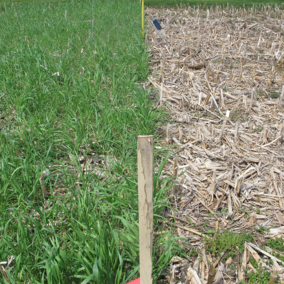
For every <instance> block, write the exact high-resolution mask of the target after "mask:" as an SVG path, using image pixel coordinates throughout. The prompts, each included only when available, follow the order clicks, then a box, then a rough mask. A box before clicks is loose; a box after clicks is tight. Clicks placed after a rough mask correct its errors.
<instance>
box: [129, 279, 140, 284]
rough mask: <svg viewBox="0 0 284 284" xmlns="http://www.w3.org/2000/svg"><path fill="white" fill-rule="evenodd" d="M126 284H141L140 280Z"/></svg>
mask: <svg viewBox="0 0 284 284" xmlns="http://www.w3.org/2000/svg"><path fill="white" fill-rule="evenodd" d="M126 284H140V278H137V279H135V280H133V281H131V282H128V283H126Z"/></svg>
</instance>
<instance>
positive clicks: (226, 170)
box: [145, 6, 284, 284]
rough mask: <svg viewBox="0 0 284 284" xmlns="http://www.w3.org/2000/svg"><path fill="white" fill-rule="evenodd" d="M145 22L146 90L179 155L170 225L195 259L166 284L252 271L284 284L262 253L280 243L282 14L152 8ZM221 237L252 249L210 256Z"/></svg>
mask: <svg viewBox="0 0 284 284" xmlns="http://www.w3.org/2000/svg"><path fill="white" fill-rule="evenodd" d="M155 18H156V19H157V20H158V21H159V22H160V24H161V26H162V28H163V29H162V30H161V31H160V34H159V33H158V31H157V30H156V29H155V28H154V26H153V24H152V20H153V19H155ZM146 19H147V21H148V28H149V30H148V33H147V34H146V40H148V42H149V43H150V46H151V53H152V59H151V68H152V74H151V76H150V77H149V82H148V83H147V84H145V87H147V85H152V86H153V87H154V88H155V89H156V91H157V94H158V96H159V98H160V100H159V103H158V105H157V107H163V108H166V109H167V110H168V111H169V113H170V114H171V121H169V123H168V126H167V127H166V128H165V129H160V131H161V133H163V135H164V141H163V143H164V144H167V145H170V147H171V148H172V149H173V152H174V155H173V156H172V157H171V158H170V160H169V163H168V165H167V166H166V168H165V170H164V173H163V174H164V176H172V175H174V176H175V175H176V176H177V178H176V182H177V185H176V186H175V187H174V189H173V191H172V201H173V207H174V210H172V211H171V212H170V213H169V214H168V215H167V218H168V220H169V221H173V220H175V222H172V224H174V226H175V227H176V233H177V235H178V236H180V237H183V238H185V239H187V240H188V241H189V243H190V245H189V246H188V252H189V251H192V250H194V251H195V252H196V253H195V255H192V254H188V257H187V258H184V257H176V258H174V259H173V260H172V264H171V271H170V276H167V277H166V278H165V279H164V281H166V282H167V283H172V284H173V283H213V282H210V281H211V280H208V282H207V279H208V276H210V275H209V274H212V275H211V276H212V277H215V278H214V283H242V281H243V283H253V282H252V281H254V280H251V279H253V278H248V275H251V274H252V273H255V274H257V272H258V270H257V269H258V268H256V266H255V265H253V264H254V262H255V261H256V262H257V263H258V264H259V265H260V267H262V268H265V269H266V270H267V271H268V272H269V273H271V272H273V271H274V272H273V273H274V274H273V273H272V275H278V276H277V283H284V263H283V262H282V261H281V260H280V259H279V258H278V257H279V254H277V256H276V255H275V251H273V250H272V249H271V248H269V247H268V246H266V244H267V242H269V240H271V239H274V240H275V239H276V238H279V237H283V236H284V214H283V210H284V196H283V193H284V190H283V178H284V167H283V166H284V164H283V162H284V147H283V146H284V122H283V119H284V109H283V107H284V87H283V84H284V72H283V71H284V64H283V63H284V20H283V19H284V11H283V10H280V9H279V8H278V7H271V6H262V8H260V9H257V8H256V7H253V8H249V9H236V8H234V7H226V8H222V7H218V6H215V7H211V8H210V9H207V10H206V9H200V8H199V7H187V8H177V9H166V8H165V9H154V8H151V9H150V8H148V9H147V10H146ZM160 146H161V147H162V146H163V145H160ZM224 231H230V232H233V233H236V234H238V235H239V236H241V235H244V234H245V233H247V234H250V235H252V236H253V239H252V240H251V241H246V242H245V245H244V248H243V250H240V251H241V253H240V252H239V253H236V254H235V255H233V254H232V257H230V255H228V251H224V252H221V255H220V253H218V252H216V253H214V252H212V250H211V251H209V250H208V249H206V248H207V247H208V242H209V243H210V240H216V238H217V236H218V232H224ZM232 236H233V235H228V238H231V237H232ZM205 240H207V241H205ZM208 240H209V241H208ZM206 242H207V245H206ZM237 249H238V248H237ZM280 255H281V253H280ZM282 256H283V255H282ZM210 269H211V270H210ZM209 270H210V271H211V273H209ZM209 278H210V277H209ZM255 283H268V280H267V281H266V282H265V281H264V282H260V280H257V279H256V280H255ZM269 283H270V282H269ZM271 283H273V282H271Z"/></svg>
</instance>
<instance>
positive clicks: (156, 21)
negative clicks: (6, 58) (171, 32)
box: [153, 19, 162, 30]
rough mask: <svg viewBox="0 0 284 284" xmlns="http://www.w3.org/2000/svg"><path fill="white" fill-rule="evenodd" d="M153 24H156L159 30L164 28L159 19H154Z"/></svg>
mask: <svg viewBox="0 0 284 284" xmlns="http://www.w3.org/2000/svg"><path fill="white" fill-rule="evenodd" d="M153 24H154V26H155V27H156V29H157V30H161V29H162V27H161V25H160V23H159V22H158V20H157V19H154V20H153Z"/></svg>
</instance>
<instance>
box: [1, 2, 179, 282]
mask: <svg viewBox="0 0 284 284" xmlns="http://www.w3.org/2000/svg"><path fill="white" fill-rule="evenodd" d="M140 12H141V11H140V5H139V1H130V0H129V1H128V0H120V1H114V0H113V1H112V0H109V1H103V0H97V1H95V3H94V23H93V25H94V33H93V36H92V35H91V30H92V2H91V1H70V2H61V3H55V2H51V3H44V2H43V3H37V4H32V3H7V2H6V3H1V5H0V30H1V33H0V117H1V119H0V131H1V132H0V195H1V198H0V210H1V214H0V239H1V242H0V261H1V262H2V261H7V260H9V259H11V257H14V258H15V259H14V260H12V262H11V264H10V266H9V268H7V267H6V268H5V271H4V272H0V282H1V283H49V284H51V283H56V284H58V283H100V284H101V283H117V284H118V283H124V282H126V281H127V280H131V279H132V278H134V277H137V275H138V271H139V257H138V253H139V248H138V221H137V220H138V202H137V199H138V196H137V176H136V172H137V167H136V163H137V161H136V155H137V154H136V140H137V136H138V135H142V134H144V135H147V134H154V135H155V129H156V128H157V126H158V123H159V121H162V120H163V115H164V114H163V113H162V112H158V111H156V110H154V108H153V102H152V101H151V100H150V91H149V90H143V89H142V88H140V87H139V86H138V84H137V82H138V81H143V80H146V78H147V73H148V66H147V64H148V59H149V54H148V53H147V51H146V48H145V46H144V43H143V39H142V38H141V27H140ZM104 157H108V160H109V161H110V163H108V164H110V165H109V166H108V167H106V166H104V165H103V161H104V160H105V159H106V158H104ZM80 161H86V162H88V163H89V164H88V170H87V171H84V163H83V162H82V163H81V162H80ZM156 162H157V161H156ZM90 163H91V164H90ZM85 165H86V164H85ZM98 168H99V169H100V171H98V170H97V169H98ZM102 172H103V174H101V173H102ZM43 173H45V176H44V177H43V176H42V174H43ZM157 178H158V177H157ZM40 180H41V183H40ZM43 186H44V188H45V191H46V194H45V195H44V194H43V191H42V188H43ZM167 190H168V186H167V182H165V183H163V184H162V185H161V186H159V188H157V189H155V222H156V225H155V226H156V227H157V226H158V220H159V218H160V213H161V210H162V209H163V208H164V207H165V206H167V194H166V191H167ZM155 244H157V245H155V247H154V251H156V252H157V253H156V254H155V267H154V275H153V277H154V279H157V278H158V276H159V274H160V273H161V271H162V270H163V269H164V268H165V266H166V265H168V263H169V260H170V258H171V256H172V255H173V254H175V253H176V251H177V249H178V247H177V245H176V243H175V242H174V241H173V239H172V237H171V235H170V233H167V234H163V235H162V236H160V237H158V238H157V239H156V240H155Z"/></svg>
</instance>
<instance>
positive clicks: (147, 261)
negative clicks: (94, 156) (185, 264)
mask: <svg viewBox="0 0 284 284" xmlns="http://www.w3.org/2000/svg"><path fill="white" fill-rule="evenodd" d="M137 156H138V157H137V158H138V194H139V252H140V283H141V284H151V283H152V246H153V135H146V136H138V143H137Z"/></svg>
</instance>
